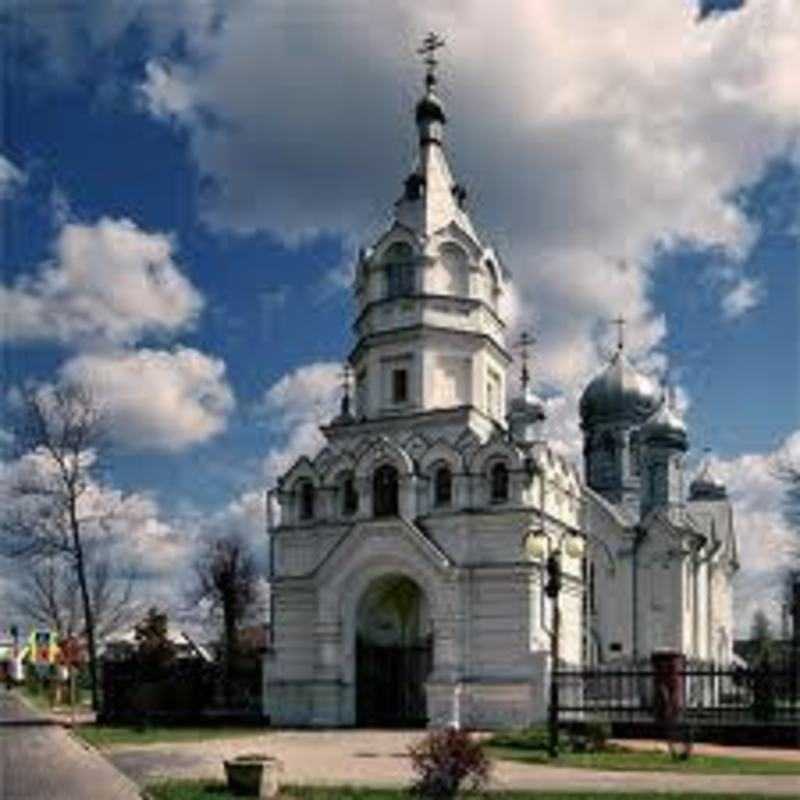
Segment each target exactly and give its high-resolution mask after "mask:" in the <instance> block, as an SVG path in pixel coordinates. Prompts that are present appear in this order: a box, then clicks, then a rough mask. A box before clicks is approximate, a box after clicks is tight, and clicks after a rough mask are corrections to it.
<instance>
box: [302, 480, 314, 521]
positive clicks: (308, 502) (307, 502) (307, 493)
mask: <svg viewBox="0 0 800 800" xmlns="http://www.w3.org/2000/svg"><path fill="white" fill-rule="evenodd" d="M313 518H314V484H313V483H311V481H302V482H301V483H300V519H313Z"/></svg>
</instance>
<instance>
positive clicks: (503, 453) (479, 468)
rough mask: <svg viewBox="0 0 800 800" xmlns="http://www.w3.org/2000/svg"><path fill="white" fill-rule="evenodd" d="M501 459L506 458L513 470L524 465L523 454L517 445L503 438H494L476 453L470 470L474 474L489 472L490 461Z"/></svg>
mask: <svg viewBox="0 0 800 800" xmlns="http://www.w3.org/2000/svg"><path fill="white" fill-rule="evenodd" d="M499 460H505V461H506V463H507V464H508V469H509V471H512V472H513V471H516V470H519V469H522V468H523V466H524V463H523V458H522V454H521V453H520V451H519V450H518V449H517V448H516V447H514V446H513V445H512V444H511V443H509V442H507V441H505V440H503V439H492V440H490V441H488V442H487V443H486V444H485V445H483V446H482V447H481V448H479V449H478V451H477V452H476V453H475V455H474V457H473V459H472V462H471V463H470V472H472V473H473V474H474V475H478V474H487V473H488V469H489V462H490V461H499Z"/></svg>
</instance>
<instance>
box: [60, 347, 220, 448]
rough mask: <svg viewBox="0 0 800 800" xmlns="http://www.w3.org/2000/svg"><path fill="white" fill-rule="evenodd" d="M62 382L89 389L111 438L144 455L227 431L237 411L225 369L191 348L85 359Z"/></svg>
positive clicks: (66, 369) (67, 368)
mask: <svg viewBox="0 0 800 800" xmlns="http://www.w3.org/2000/svg"><path fill="white" fill-rule="evenodd" d="M61 377H62V378H63V379H65V380H67V381H76V382H78V383H81V384H83V385H86V386H88V387H90V388H91V389H92V391H93V393H94V395H95V396H96V397H97V399H98V401H99V402H100V403H101V404H102V406H103V408H104V409H105V411H106V412H107V414H108V415H109V417H110V419H111V423H112V424H111V434H112V436H114V437H115V438H116V439H117V440H118V441H120V442H122V443H123V444H125V445H127V446H129V447H131V448H133V449H140V450H166V451H180V450H183V449H185V448H187V447H190V446H192V445H195V444H199V443H201V442H205V441H207V440H208V439H210V438H212V437H213V436H215V435H216V434H218V433H220V432H221V431H222V430H224V428H225V425H226V422H227V418H228V415H229V414H230V413H231V411H232V410H233V408H234V405H235V401H234V396H233V393H232V391H231V389H230V387H229V385H228V383H227V381H226V376H225V364H224V362H223V361H221V360H219V359H215V358H212V357H210V356H208V355H206V354H204V353H201V352H199V351H197V350H194V349H191V348H187V347H177V348H175V349H173V350H171V351H167V350H150V349H140V350H136V351H122V352H112V353H97V354H83V355H79V356H76V357H75V358H73V359H71V360H70V361H68V362H66V364H64V366H63V367H62V369H61Z"/></svg>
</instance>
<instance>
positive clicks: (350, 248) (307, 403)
mask: <svg viewBox="0 0 800 800" xmlns="http://www.w3.org/2000/svg"><path fill="white" fill-rule="evenodd" d="M426 5H427V6H428V7H427V8H426V9H425V10H422V9H412V8H406V7H405V5H404V4H400V3H394V2H389V3H386V4H381V8H380V10H376V9H375V8H374V6H373V5H371V4H366V3H364V2H361V1H360V0H348V2H344V3H341V4H337V5H336V10H334V9H333V7H332V6H325V5H324V4H319V3H314V2H305V0H303V2H297V3H293V4H291V5H289V4H285V3H280V2H255V1H254V0H237V2H230V3H217V2H214V0H201V1H200V2H196V3H188V2H181V1H178V0H176V2H175V3H172V4H169V7H166V6H165V5H164V4H163V3H158V2H150V1H149V0H136V1H135V2H128V3H125V4H119V3H103V2H89V3H86V4H84V5H83V6H82V7H81V8H78V7H77V6H74V7H73V6H66V5H65V6H54V5H52V4H46V3H42V4H36V3H34V4H27V5H26V4H12V9H14V10H13V12H12V16H11V17H10V19H11V24H10V25H9V26H8V27H7V28H6V31H5V42H4V46H5V48H6V51H7V57H6V67H7V69H6V74H5V76H4V83H3V91H4V105H3V114H4V118H3V139H2V148H0V155H2V156H3V159H4V160H3V162H1V163H0V166H2V169H0V188H2V194H3V198H4V199H3V233H4V237H3V248H2V278H3V286H4V287H5V290H6V293H5V294H4V295H3V296H2V300H3V302H4V306H3V307H2V311H3V325H2V331H0V332H2V339H3V341H2V349H3V362H2V365H3V388H4V390H5V394H6V396H7V395H8V391H9V390H10V389H11V388H12V387H13V386H14V385H16V384H18V383H20V382H21V381H24V380H28V379H37V380H42V381H47V380H55V379H58V377H59V375H71V376H76V375H77V376H80V377H83V378H85V377H87V376H90V377H91V378H92V380H94V381H95V382H97V381H99V382H100V384H103V386H104V388H103V392H105V394H106V395H107V397H106V399H107V401H108V403H109V405H110V406H111V407H112V409H113V410H114V412H115V413H116V419H117V420H118V422H119V436H118V439H119V441H118V443H117V456H116V458H115V461H114V464H113V467H114V468H113V474H112V480H113V483H114V484H115V485H117V486H120V487H122V488H124V489H126V490H128V491H131V492H139V493H145V494H147V495H148V496H149V497H150V498H152V500H153V501H154V503H155V504H156V507H157V510H158V514H159V515H160V518H161V519H162V521H163V524H164V525H165V526H167V527H168V528H169V529H170V530H171V531H172V532H173V533H174V534H175V535H179V534H180V532H181V531H182V530H184V529H186V528H191V527H192V526H194V525H196V524H197V523H196V521H197V519H198V518H199V517H200V516H201V515H202V516H205V517H213V518H214V519H215V520H218V521H219V520H225V519H227V518H228V517H226V515H230V514H233V515H234V516H237V515H238V516H237V519H238V518H239V517H242V515H244V516H245V517H246V516H247V515H248V514H250V518H249V519H250V523H251V524H252V526H253V529H254V530H260V525H261V521H260V520H259V519H258V513H259V512H258V506H257V503H255V502H254V501H253V498H254V496H255V495H254V493H257V492H259V491H260V490H261V488H262V487H263V485H264V483H265V482H269V481H271V480H273V479H274V477H275V473H276V471H277V470H278V469H279V468H280V467H282V466H286V465H287V464H288V463H289V462H290V461H291V459H292V458H294V457H295V456H296V455H298V454H299V452H300V451H301V450H302V449H303V448H306V447H311V446H314V445H316V443H317V442H318V438H317V435H316V433H315V425H316V423H317V422H318V421H323V420H324V417H325V415H326V414H327V413H329V411H330V408H331V403H332V402H334V401H335V396H336V390H335V382H336V373H337V368H336V367H335V366H334V363H335V362H340V361H341V360H342V359H343V357H344V356H345V354H346V353H347V351H348V349H349V346H350V344H351V339H350V330H349V325H350V310H351V305H350V298H349V294H348V289H347V280H346V278H347V274H348V269H349V265H350V263H351V261H352V256H353V253H354V251H355V249H356V247H357V246H358V245H359V244H361V243H365V242H366V243H368V242H369V239H370V237H371V236H373V235H374V234H375V233H376V232H377V231H378V230H379V229H380V226H381V225H382V224H383V223H384V221H385V220H386V218H387V215H388V213H389V211H390V210H391V204H392V202H393V200H394V199H395V198H396V196H397V195H398V193H399V189H400V186H401V181H402V179H403V177H404V175H405V172H406V170H407V169H408V168H409V167H410V164H411V161H412V158H413V141H414V130H413V119H412V108H413V103H414V100H415V98H416V96H417V93H418V91H419V80H420V72H421V70H420V67H419V64H418V63H417V62H416V60H415V57H414V55H413V51H414V48H415V46H416V43H417V41H418V40H419V38H420V36H421V35H422V33H424V32H425V31H427V30H428V29H430V28H434V29H437V30H441V31H443V32H444V33H445V35H446V36H447V38H448V40H449V41H448V47H447V49H446V50H445V53H444V56H443V62H444V63H443V66H442V92H443V95H444V98H445V102H446V103H447V108H448V111H449V114H450V120H451V124H450V125H449V126H448V132H447V136H448V150H449V152H450V154H451V161H452V163H453V165H454V167H455V172H456V174H457V175H458V176H459V178H461V179H463V180H464V181H465V182H466V183H467V185H468V187H469V189H470V196H471V198H472V213H473V216H474V218H475V219H477V220H478V221H479V222H480V225H481V227H482V229H483V231H484V233H485V234H486V236H487V238H488V239H490V240H492V241H494V243H495V245H496V247H497V248H498V249H499V251H500V252H501V254H502V255H503V257H504V259H505V260H506V262H507V265H508V266H509V267H510V269H511V271H512V273H513V275H514V278H515V283H516V286H517V291H518V294H519V309H520V311H519V317H518V321H517V325H518V326H521V325H524V326H525V327H532V328H534V329H535V330H536V332H537V334H538V336H539V339H540V344H539V349H538V352H537V355H536V365H537V366H536V368H537V379H538V381H539V384H540V386H541V387H543V388H545V389H546V390H547V391H548V392H549V393H551V394H560V395H562V396H563V398H564V399H563V402H562V403H561V404H560V405H557V406H554V413H553V418H552V420H551V434H552V436H553V437H554V438H556V439H560V440H561V441H562V442H563V447H564V449H566V450H567V451H568V452H570V453H573V454H577V452H578V444H579V443H578V439H577V428H576V415H575V410H576V400H577V396H578V393H579V391H580V389H581V387H582V386H583V385H584V384H585V382H586V381H587V380H588V378H589V377H590V376H591V375H592V374H594V373H595V372H596V371H597V369H599V368H600V366H601V364H602V352H603V351H604V350H605V349H607V348H608V346H609V343H610V341H611V337H612V334H611V332H610V330H609V325H608V320H609V319H610V318H611V317H613V316H615V315H616V314H618V313H619V312H620V311H623V312H624V313H626V315H628V316H629V318H630V323H629V325H628V328H629V332H628V341H629V347H630V350H631V352H632V353H633V354H634V356H635V357H636V358H637V359H638V360H639V362H640V364H642V366H643V368H645V369H650V370H655V371H657V372H660V373H666V374H668V375H669V377H670V379H671V380H672V381H673V382H675V383H676V384H677V385H678V386H679V387H680V391H681V396H682V397H683V398H684V400H685V402H686V404H687V418H688V422H689V424H690V430H691V438H692V445H693V447H694V456H693V457H694V458H695V459H696V458H697V457H698V455H699V453H700V452H701V451H702V448H703V447H706V446H708V447H711V448H712V449H713V451H714V453H715V458H717V459H718V461H719V462H720V463H719V467H720V470H721V471H723V472H724V473H725V474H726V475H728V476H730V481H731V483H732V487H733V489H734V492H735V493H738V494H737V497H741V501H740V502H741V513H742V515H743V516H742V519H743V520H744V521H745V524H746V523H747V521H748V520H750V521H752V522H753V523H754V524H755V523H756V522H757V524H758V525H759V526H761V527H762V528H764V526H766V528H768V529H769V536H768V538H769V539H770V542H771V544H770V545H769V553H768V554H767V555H765V554H764V553H763V552H762V550H763V548H761V549H760V548H759V547H756V545H754V544H753V545H750V544H748V545H746V546H745V551H746V552H748V553H749V552H751V551H752V552H753V554H754V555H753V561H754V566H753V570H752V574H753V576H754V577H753V580H755V581H756V582H757V583H758V585H759V586H764V585H766V583H768V578H767V577H765V576H767V575H768V574H772V573H771V572H770V570H772V571H774V570H775V568H776V565H777V564H778V563H779V562H780V561H781V559H783V558H784V556H783V555H782V554H783V552H784V551H783V549H782V548H784V546H785V544H786V542H787V541H789V539H790V535H789V533H788V532H787V531H786V530H785V528H784V527H782V523H781V521H780V515H779V513H778V510H777V503H778V502H779V491H778V488H777V487H776V486H775V484H774V482H770V479H769V477H768V475H767V473H768V466H769V463H770V459H771V458H773V457H774V454H776V453H782V454H786V453H789V454H794V452H795V450H794V449H792V448H794V447H795V439H792V436H793V435H794V434H795V433H796V432H797V431H798V429H799V428H800V425H799V424H798V408H799V407H800V376H799V375H798V369H799V366H798V364H799V359H798V313H797V310H798V298H799V297H800V287H799V286H798V265H799V264H800V257H799V256H800V252H799V251H800V245H798V236H799V235H800V216H798V207H799V204H798V200H800V159H798V153H800V143H799V140H798V130H799V126H798V116H797V108H798V107H800V97H798V87H797V81H796V77H795V76H796V74H798V72H797V70H800V59H799V58H798V56H797V55H796V54H797V52H800V48H797V47H794V46H793V45H797V44H798V43H800V41H799V37H800V27H798V23H797V20H796V17H795V15H792V14H791V10H790V9H789V8H788V5H787V4H786V3H783V2H781V0H769V1H768V2H764V3H761V4H757V3H748V4H743V3H740V2H721V1H720V2H718V3H712V2H704V3H703V4H702V7H701V6H700V5H696V4H694V3H691V2H686V3H683V4H681V3H675V2H674V0H669V1H668V0H657V1H656V0H654V1H653V2H649V3H648V4H647V8H646V9H645V8H642V9H638V8H636V9H631V8H630V4H629V3H625V2H622V1H621V0H620V1H619V2H618V1H617V0H608V2H606V3H603V4H595V3H591V4H576V6H575V7H571V8H569V9H561V8H555V7H552V6H543V7H541V8H538V9H537V10H536V12H535V13H534V12H533V10H532V9H531V7H530V6H528V5H527V4H526V3H525V2H522V0H519V2H513V1H511V0H509V2H508V3H507V4H505V6H504V12H505V13H503V14H494V13H490V12H491V9H490V8H489V6H490V5H492V4H486V3H480V2H477V1H476V2H468V3H465V4H463V5H459V10H456V8H455V5H454V4H453V3H451V2H447V1H446V0H443V2H438V3H431V4H426ZM756 6H758V7H756ZM714 7H716V9H717V11H716V12H715V13H711V12H712V10H713V8H714ZM701 11H702V14H700V13H699V12H701ZM699 17H702V21H700V20H699ZM495 42H502V44H503V48H502V52H503V57H502V58H498V50H497V48H496V46H495V44H494V43H495ZM85 253H88V254H89V259H88V263H89V264H90V268H89V270H88V271H87V272H83V271H82V270H81V268H80V263H81V258H82V257H83V255H82V254H85ZM154 253H155V255H153V254H154ZM153 260H155V261H156V262H157V268H158V270H160V272H159V275H160V278H159V279H158V280H156V279H154V278H153V276H152V274H151V272H150V270H151V267H152V264H151V262H152V261H153ZM111 265H116V267H115V269H118V270H120V272H119V273H116V272H113V270H112V269H111ZM126 270H127V274H132V273H135V274H136V275H138V276H139V278H141V280H140V279H139V278H137V280H136V282H135V285H133V284H132V285H131V286H130V287H129V288H130V290H131V292H132V293H133V294H132V299H131V303H130V304H127V305H125V304H123V305H124V308H123V310H122V311H120V309H119V308H118V307H117V306H116V305H115V302H116V300H114V302H110V301H109V297H112V299H113V298H114V297H116V295H114V292H116V291H118V288H117V289H111V290H109V288H108V286H107V285H106V283H105V281H107V280H109V279H108V278H107V277H106V278H103V276H104V275H105V276H108V275H109V274H112V273H113V275H122V274H123V272H125V271H126ZM48 271H49V274H50V279H52V280H51V282H50V283H47V282H46V281H45V280H44V278H43V277H42V276H43V275H44V274H45V273H48ZM148 275H149V276H150V277H148ZM37 276H38V277H37ZM50 279H48V280H50ZM116 280H117V278H113V281H116ZM59 282H61V283H59ZM64 282H66V286H67V288H66V289H65V288H64V285H65V284H64ZM45 284H46V285H45ZM56 284H58V286H60V287H61V288H58V289H56V288H53V287H54V286H56ZM167 284H169V286H170V287H171V288H170V289H169V291H167V290H165V289H164V286H165V285H167ZM114 285H115V286H118V285H117V284H116V283H115V284H114ZM103 286H105V289H104V288H103ZM48 287H49V288H48ZM98 287H99V288H98ZM109 291H110V292H111V294H110V295H109ZM120 291H121V290H120ZM136 293H138V294H136ZM134 295H135V296H134ZM151 301H152V302H151ZM137 302H138V303H139V305H138V306H137ZM141 304H145V305H147V308H149V309H150V311H149V312H148V313H147V314H142V313H141ZM37 315H39V317H40V318H37ZM34 330H36V331H37V332H34ZM100 373H102V375H103V376H107V375H113V376H114V378H113V380H111V379H109V380H110V382H108V381H106V383H103V382H104V381H105V380H106V379H105V377H98V375H100ZM148 382H149V383H148ZM6 402H7V401H6ZM5 410H6V411H8V408H7V406H6V408H5ZM797 447H798V448H799V449H800V444H797ZM744 464H747V465H748V469H752V470H756V471H759V470H760V472H758V476H757V479H755V480H752V481H750V480H748V477H747V476H746V475H744V474H743V472H742V466H743V465H744ZM762 473H763V474H762ZM754 487H756V488H754ZM243 507H246V508H247V509H248V510H247V511H246V512H243V511H242V508H243ZM748 514H749V515H751V516H750V517H748V516H747V515H748ZM752 515H756V516H752ZM758 515H760V516H758ZM748 548H749V549H748Z"/></svg>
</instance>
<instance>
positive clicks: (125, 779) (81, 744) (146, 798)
mask: <svg viewBox="0 0 800 800" xmlns="http://www.w3.org/2000/svg"><path fill="white" fill-rule="evenodd" d="M63 729H64V730H65V731H66V732H67V736H68V737H69V738H70V739H71V740H72V741H73V742H74V743H75V744H76V745H78V747H82V748H83V749H84V750H86V752H87V753H94V754H95V755H96V756H98V757H99V758H102V759H103V761H105V762H106V764H108V766H109V767H111V769H113V770H114V772H116V773H117V775H118V776H119V777H120V778H121V779H122V782H123V783H126V784H128V786H129V787H130V788H132V789H133V790H134V791H135V792H136V794H137V795H138V796H139V797H141V798H142V800H153V798H152V797H151V796H150V795H149V794H147V793H146V792H145V790H144V789H142V787H141V786H139V784H138V783H136V781H134V780H133V779H132V778H129V777H128V776H127V775H126V774H125V773H124V772H123V771H122V770H121V769H119V768H118V767H117V766H116V765H115V764H114V762H113V761H111V759H109V758H106V755H105V753H104V752H103V751H102V750H100V749H99V748H97V747H95V746H94V745H93V744H90V743H89V742H87V741H86V740H84V739H81V737H80V736H76V735H75V734H74V733H73V732H72V729H71V727H69V726H64V728H63Z"/></svg>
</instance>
